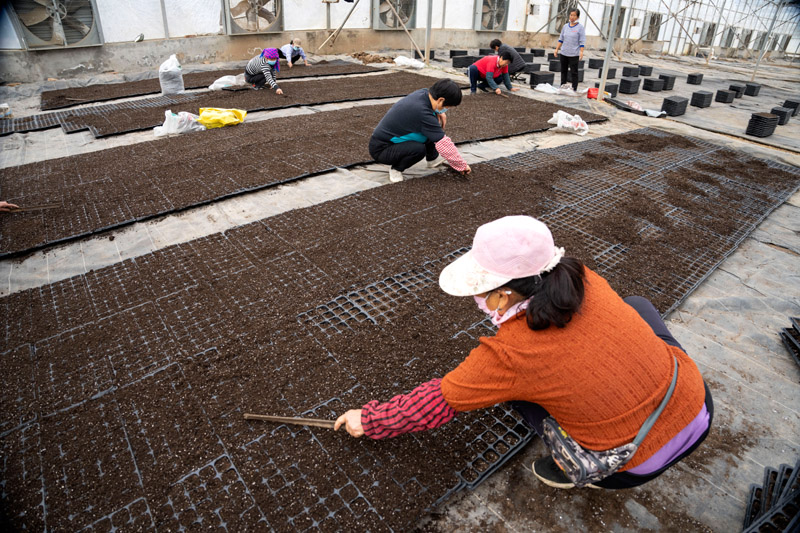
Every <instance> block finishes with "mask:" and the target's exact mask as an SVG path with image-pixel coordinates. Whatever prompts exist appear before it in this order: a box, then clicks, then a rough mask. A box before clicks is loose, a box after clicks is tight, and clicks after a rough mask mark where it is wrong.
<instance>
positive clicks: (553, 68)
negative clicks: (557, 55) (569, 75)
mask: <svg viewBox="0 0 800 533" xmlns="http://www.w3.org/2000/svg"><path fill="white" fill-rule="evenodd" d="M550 72H561V61H559V60H558V59H551V60H550Z"/></svg>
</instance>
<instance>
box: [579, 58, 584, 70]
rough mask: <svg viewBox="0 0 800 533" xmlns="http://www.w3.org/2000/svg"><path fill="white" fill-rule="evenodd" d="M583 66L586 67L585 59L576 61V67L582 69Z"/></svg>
mask: <svg viewBox="0 0 800 533" xmlns="http://www.w3.org/2000/svg"><path fill="white" fill-rule="evenodd" d="M584 67H586V61H584V60H583V59H581V60H580V61H578V69H582V68H584Z"/></svg>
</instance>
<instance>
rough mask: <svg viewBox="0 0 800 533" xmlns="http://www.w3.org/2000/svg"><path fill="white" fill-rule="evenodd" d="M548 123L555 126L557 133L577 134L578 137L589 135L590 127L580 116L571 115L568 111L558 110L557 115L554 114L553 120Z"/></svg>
mask: <svg viewBox="0 0 800 533" xmlns="http://www.w3.org/2000/svg"><path fill="white" fill-rule="evenodd" d="M547 123H548V124H555V125H556V128H555V130H556V131H563V132H566V133H577V134H578V135H586V134H587V133H589V125H588V124H587V123H586V121H585V120H583V119H582V118H581V117H580V115H570V114H569V113H567V112H566V111H561V110H558V111H557V112H556V113H553V118H551V119H550V120H548V121H547Z"/></svg>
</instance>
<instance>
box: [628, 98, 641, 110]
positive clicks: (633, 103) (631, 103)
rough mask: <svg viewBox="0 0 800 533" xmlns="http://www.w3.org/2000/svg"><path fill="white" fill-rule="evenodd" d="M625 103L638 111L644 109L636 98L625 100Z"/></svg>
mask: <svg viewBox="0 0 800 533" xmlns="http://www.w3.org/2000/svg"><path fill="white" fill-rule="evenodd" d="M625 105H626V106H628V107H630V108H631V109H635V110H636V111H644V108H642V105H641V104H640V103H639V102H637V101H635V100H628V101H627V102H625Z"/></svg>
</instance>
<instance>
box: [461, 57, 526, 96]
mask: <svg viewBox="0 0 800 533" xmlns="http://www.w3.org/2000/svg"><path fill="white" fill-rule="evenodd" d="M512 59H513V57H512V56H511V54H510V53H509V52H508V51H505V52H501V53H500V55H497V56H485V57H482V58H480V59H479V60H477V61H476V62H474V63H473V64H472V65H470V66H469V92H470V94H475V89H476V88H478V89H480V90H481V91H488V89H487V88H486V87H487V85H488V87H489V88H491V90H493V91H494V92H495V93H496V94H500V93H501V92H502V91H501V90H500V87H498V86H497V82H496V81H495V80H496V79H497V78H502V79H503V83H504V84H505V86H506V88H507V89H508V90H509V91H514V92H516V91H519V89H518V88H516V87H513V88H512V87H511V77H510V76H509V75H508V65H509V63H511V60H512Z"/></svg>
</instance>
